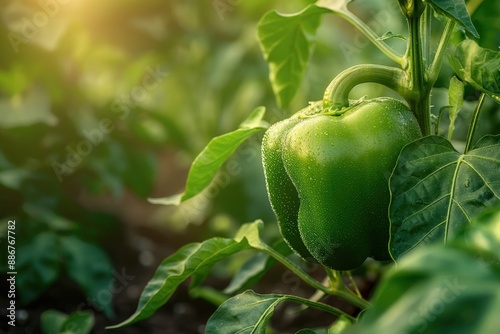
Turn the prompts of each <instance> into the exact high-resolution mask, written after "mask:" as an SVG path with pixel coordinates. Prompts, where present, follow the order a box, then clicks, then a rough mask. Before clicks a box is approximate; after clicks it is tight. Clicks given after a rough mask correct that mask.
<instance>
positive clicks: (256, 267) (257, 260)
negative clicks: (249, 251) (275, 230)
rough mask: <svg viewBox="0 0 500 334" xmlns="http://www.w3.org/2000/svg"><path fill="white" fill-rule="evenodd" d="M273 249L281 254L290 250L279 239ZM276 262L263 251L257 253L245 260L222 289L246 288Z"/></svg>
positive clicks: (227, 290) (229, 290)
mask: <svg viewBox="0 0 500 334" xmlns="http://www.w3.org/2000/svg"><path fill="white" fill-rule="evenodd" d="M274 250H275V251H277V252H279V253H280V254H282V255H288V254H290V253H291V252H292V251H291V250H290V248H289V247H288V245H287V244H286V243H285V242H284V241H281V242H280V243H279V244H278V245H277V246H275V247H274ZM275 263H276V260H275V259H274V258H272V257H271V256H269V255H268V254H265V253H258V254H256V255H255V256H252V257H251V258H250V259H249V260H248V261H247V262H245V263H244V264H243V265H242V266H241V268H240V269H239V270H238V272H236V274H235V275H234V276H233V279H232V280H231V282H230V283H229V285H228V286H227V287H226V288H225V289H224V292H225V293H227V294H233V293H235V292H237V291H241V290H244V289H248V288H250V287H251V286H253V285H254V284H256V283H257V282H258V281H259V280H260V279H261V278H262V277H263V276H264V275H265V274H266V273H267V272H268V271H269V270H270V269H271V268H272V267H273V266H274V264H275Z"/></svg>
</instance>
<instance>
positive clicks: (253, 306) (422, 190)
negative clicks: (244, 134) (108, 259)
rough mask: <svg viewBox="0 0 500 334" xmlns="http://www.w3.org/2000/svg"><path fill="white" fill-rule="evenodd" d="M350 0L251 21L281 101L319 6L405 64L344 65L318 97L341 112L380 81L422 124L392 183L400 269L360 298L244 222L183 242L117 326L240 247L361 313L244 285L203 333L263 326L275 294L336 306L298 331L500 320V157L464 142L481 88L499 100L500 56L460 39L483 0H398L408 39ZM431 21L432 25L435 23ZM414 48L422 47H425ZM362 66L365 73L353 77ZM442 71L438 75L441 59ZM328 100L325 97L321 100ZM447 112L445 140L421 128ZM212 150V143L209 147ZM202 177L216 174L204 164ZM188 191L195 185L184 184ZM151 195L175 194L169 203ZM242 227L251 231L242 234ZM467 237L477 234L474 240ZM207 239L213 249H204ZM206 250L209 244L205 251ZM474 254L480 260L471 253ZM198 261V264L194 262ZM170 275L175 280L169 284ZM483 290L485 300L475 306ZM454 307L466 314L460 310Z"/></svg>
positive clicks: (485, 144)
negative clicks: (368, 19) (466, 111)
mask: <svg viewBox="0 0 500 334" xmlns="http://www.w3.org/2000/svg"><path fill="white" fill-rule="evenodd" d="M348 5H349V7H350V6H351V1H328V0H321V1H317V2H316V3H315V4H310V5H308V6H307V7H306V8H305V9H304V10H302V11H300V12H298V13H296V14H281V13H279V12H276V11H274V12H269V13H268V14H266V15H264V16H263V18H262V19H261V21H260V22H259V27H258V36H259V39H260V46H261V48H262V51H263V53H264V56H265V58H266V60H267V61H268V63H269V68H270V73H269V75H270V80H271V83H272V87H273V90H274V93H275V95H276V99H277V101H278V103H279V104H280V105H282V106H286V105H289V104H290V103H292V100H293V99H294V95H295V94H296V92H298V91H299V88H300V86H301V80H302V78H303V77H304V75H305V72H306V69H307V66H308V63H309V61H310V59H311V58H312V55H313V50H314V46H315V44H316V43H317V35H319V33H318V30H319V23H320V19H321V17H322V16H325V14H336V15H338V16H340V17H342V18H344V19H345V20H347V21H348V22H349V23H351V24H352V25H353V26H354V27H355V28H357V29H358V30H359V31H360V32H361V33H362V34H363V35H364V36H365V37H366V38H367V39H368V40H369V41H370V42H372V44H373V45H374V46H375V47H377V48H378V49H379V50H380V51H381V52H382V53H383V54H385V56H387V57H388V58H389V59H390V60H391V61H393V62H395V63H397V64H398V65H400V66H401V67H402V71H397V70H388V67H380V66H377V65H373V66H358V67H352V68H351V69H349V70H346V71H345V72H343V73H341V74H340V75H339V76H338V77H336V78H335V79H334V81H332V84H331V85H330V87H329V88H328V89H327V92H326V93H325V94H326V95H325V97H324V99H323V106H327V107H328V108H330V109H329V110H328V112H331V114H332V115H334V114H335V113H336V112H341V110H342V109H340V108H342V107H347V106H349V103H350V102H349V101H348V99H347V97H348V95H349V92H350V91H351V90H352V89H353V87H354V86H356V85H358V84H361V83H366V82H377V83H381V84H383V85H386V86H387V87H389V88H391V89H394V90H395V91H396V92H397V93H399V94H400V95H401V97H403V98H404V99H405V100H406V102H407V103H408V104H409V106H410V108H411V110H412V112H413V113H414V114H415V116H416V118H417V119H418V121H419V124H420V127H421V129H422V131H423V133H424V135H425V136H424V138H422V139H419V140H417V141H415V142H413V143H410V144H408V145H407V146H405V147H404V148H403V150H402V152H401V154H400V156H399V159H398V162H397V164H396V166H395V168H394V171H393V173H392V175H391V177H390V181H389V186H390V189H391V203H390V205H389V208H388V211H389V216H390V220H391V229H390V236H391V239H390V248H389V250H390V252H391V255H392V257H393V258H394V259H395V260H396V261H397V262H398V264H397V266H393V267H391V268H390V269H389V270H388V272H387V273H386V274H385V275H383V276H382V278H381V280H380V283H379V285H378V286H377V287H376V289H375V292H374V295H373V297H372V299H371V301H370V302H368V301H366V300H365V299H364V298H363V297H362V296H361V294H360V293H359V291H357V288H355V287H354V288H353V289H352V290H351V289H350V288H348V287H346V286H345V285H344V281H343V274H342V273H341V272H336V271H331V270H330V269H328V268H325V270H326V274H327V278H328V282H329V285H324V284H322V283H320V282H319V281H316V280H315V279H314V278H312V277H310V276H309V275H308V274H307V273H305V272H304V271H303V270H302V269H301V268H298V267H297V266H296V265H295V264H294V263H293V262H291V261H290V258H289V257H285V256H283V255H282V254H280V253H278V252H276V251H274V250H273V249H272V248H271V247H269V246H268V245H267V244H266V242H265V241H263V240H261V239H260V236H259V234H258V229H259V228H258V226H259V225H260V224H261V223H253V224H250V225H244V226H243V227H242V230H240V231H239V232H238V234H237V237H235V238H234V239H210V240H207V241H205V242H203V243H201V244H193V245H188V246H186V247H185V248H183V249H181V250H180V251H179V252H178V253H176V254H174V255H172V256H171V257H169V258H167V259H166V260H165V262H164V263H163V264H162V265H160V267H159V268H158V271H157V274H156V275H155V277H154V278H153V279H152V280H151V281H150V283H149V284H148V286H147V287H146V289H145V290H144V292H143V294H142V296H141V300H140V302H139V306H138V309H137V311H136V313H135V314H134V315H132V316H131V318H129V320H127V321H125V322H123V323H122V324H120V325H118V327H119V326H123V325H127V324H130V323H133V322H135V321H137V320H140V319H143V318H145V317H147V316H150V315H151V314H152V313H154V311H155V310H156V308H157V307H158V306H160V305H162V304H164V303H165V302H166V301H167V300H168V298H169V297H170V296H171V294H172V292H173V290H175V288H176V286H177V284H178V280H185V279H186V278H187V277H188V276H192V277H193V279H192V282H191V287H192V288H196V287H197V286H198V285H199V284H200V283H201V282H202V281H203V280H204V279H205V278H206V277H207V275H208V273H209V267H211V266H213V264H214V263H213V262H214V261H220V260H221V259H222V258H223V257H226V256H229V255H232V254H234V253H235V252H239V251H241V250H243V249H247V248H248V247H250V248H254V249H256V250H259V251H261V252H263V253H265V254H266V255H267V256H270V257H272V258H273V259H274V260H276V261H278V262H280V263H282V264H283V265H285V266H286V267H287V268H288V269H290V270H292V271H293V272H294V273H295V274H297V275H298V276H299V277H300V278H301V279H303V280H304V281H305V282H307V283H308V284H310V285H311V286H313V287H314V288H316V289H317V290H318V293H320V294H323V295H335V296H339V297H341V298H343V299H345V300H347V301H349V302H350V303H352V304H354V305H356V306H358V307H359V308H360V309H362V310H365V311H364V312H362V313H360V314H359V316H358V318H355V317H353V316H352V315H350V314H346V313H345V312H343V311H342V310H337V309H335V308H332V307H331V306H329V305H326V304H323V303H322V302H320V301H318V300H315V299H313V298H311V299H304V298H299V297H297V296H291V295H281V294H264V295H262V294H257V293H255V292H253V291H251V290H247V291H245V292H243V293H241V294H238V295H236V296H233V297H230V296H228V299H227V300H226V301H225V302H223V303H222V304H221V305H220V307H219V308H218V310H217V311H216V312H215V313H214V315H213V316H212V317H211V318H210V320H209V322H208V323H207V327H206V332H207V333H216V332H217V333H235V332H245V333H246V332H248V333H265V332H266V330H267V328H268V326H269V319H270V318H271V316H272V315H273V313H274V309H275V307H276V306H277V305H278V304H279V303H281V302H284V301H293V302H298V303H301V304H304V305H305V306H309V307H313V308H318V309H321V310H324V311H327V312H330V313H332V314H334V315H337V316H341V315H342V317H341V318H340V319H341V320H339V321H338V322H337V324H335V325H333V326H332V327H331V328H323V329H303V330H301V331H300V333H324V332H342V333H380V332H405V333H416V332H423V331H427V332H438V331H439V332H442V330H443V326H446V329H445V332H450V333H451V332H453V333H455V332H457V331H459V329H460V330H465V331H467V332H483V331H484V332H485V333H486V332H488V330H493V328H496V327H497V326H498V320H497V319H495V318H494V317H493V316H491V315H493V314H496V313H497V312H498V311H499V309H498V299H499V298H498V296H497V294H496V293H491V291H498V286H499V284H500V275H499V272H500V271H499V269H500V268H499V267H498V257H497V254H496V253H495V252H496V250H497V248H498V246H499V245H498V240H497V239H498V238H497V236H498V235H497V234H498V220H496V218H495V217H498V212H499V209H498V204H499V203H500V197H499V196H498V194H499V193H500V190H499V189H497V188H498V184H499V180H498V175H497V174H498V173H496V171H497V170H498V169H499V165H500V163H499V161H500V157H498V156H497V155H498V154H497V153H498V152H499V151H500V150H499V148H498V135H489V136H485V137H483V138H482V139H480V140H479V141H477V142H476V143H475V144H474V140H473V139H474V137H475V131H476V126H477V122H478V120H479V112H480V110H481V108H482V107H483V105H485V97H486V96H487V95H488V96H490V97H491V98H492V99H493V100H498V99H497V98H498V96H497V95H498V94H499V90H498V85H497V83H496V80H497V75H496V74H497V73H498V72H499V71H500V64H499V63H498V61H497V58H498V52H497V51H491V50H486V49H483V48H481V47H480V46H479V45H478V44H477V43H476V42H475V41H472V40H469V39H468V38H476V39H478V38H479V35H480V34H481V33H482V29H479V31H478V30H477V29H476V27H475V24H474V17H472V19H471V17H470V16H469V13H468V9H469V11H470V10H471V8H472V9H473V10H476V9H477V7H478V6H479V5H480V3H479V5H478V4H477V3H475V2H473V3H468V4H467V5H466V3H465V2H463V1H458V2H453V3H451V2H450V1H447V0H432V1H428V2H425V3H424V2H422V1H419V0H415V1H413V0H400V1H399V5H400V6H401V11H402V13H403V15H404V16H405V17H406V19H407V21H408V36H407V38H405V37H404V36H403V35H402V34H394V33H392V32H390V33H387V32H386V33H384V34H383V35H382V34H379V33H376V32H374V31H373V30H372V29H371V28H370V27H369V26H368V25H366V24H365V23H364V22H363V21H362V20H361V19H360V18H359V17H358V16H357V15H356V14H354V11H351V10H350V9H348V8H347V7H348ZM489 5H490V3H486V2H485V6H489ZM467 6H469V7H470V8H468V7H467ZM432 14H434V15H435V16H436V17H438V18H439V20H440V21H442V22H444V30H443V31H440V33H441V37H440V39H439V43H438V47H437V50H436V53H435V55H433V58H431V59H428V58H426V57H427V55H430V54H431V53H430V51H429V50H428V48H429V45H428V42H423V43H422V44H424V45H423V46H422V45H421V42H420V38H421V35H420V34H421V33H422V34H424V36H425V34H431V30H429V27H430V26H431V20H432V17H433V16H432ZM436 22H437V21H436ZM436 22H432V25H434V24H435V23H436ZM456 27H460V28H461V29H462V30H463V31H465V33H458V34H456V33H455V28H456ZM420 29H422V31H421V32H420ZM432 31H435V29H433V30H432ZM379 35H382V37H379ZM390 36H403V40H404V41H406V44H407V49H406V52H405V53H404V54H403V53H401V52H400V51H399V50H398V49H397V48H394V47H393V46H391V45H390V44H388V43H389V42H390V39H391V38H390ZM457 36H458V37H457ZM452 37H453V38H452ZM429 39H430V36H429ZM457 39H458V43H456V45H454V46H453V47H452V48H450V49H451V50H450V51H449V52H447V51H446V50H447V47H448V45H449V42H450V40H453V41H455V42H456V41H457ZM422 52H428V53H426V54H425V55H423V53H422ZM447 53H448V56H446V54H447ZM446 58H447V59H448V60H449V65H450V66H451V68H452V69H453V70H454V71H455V74H456V76H458V77H459V78H460V79H461V81H459V80H458V79H457V78H456V77H453V75H452V74H451V73H449V72H448V74H449V77H448V82H451V84H450V90H449V97H448V99H447V100H446V104H445V105H442V106H441V109H438V110H439V111H438V112H437V113H436V112H435V115H433V114H431V109H430V103H429V102H430V92H431V89H432V87H433V86H434V84H435V83H436V82H437V81H438V79H439V77H440V76H442V71H441V69H442V65H443V61H444V60H445V59H446ZM364 69H366V70H367V71H368V72H369V73H368V74H367V73H361V74H358V73H359V72H362V71H363V70H364ZM443 72H444V73H446V67H445V70H444V71H443ZM452 77H453V79H452ZM450 79H451V81H450ZM464 84H469V85H471V86H472V87H473V88H475V89H477V90H478V91H480V92H481V96H480V97H479V99H477V100H478V101H477V105H476V107H475V108H474V111H473V112H472V115H471V116H472V119H471V121H470V125H469V128H468V132H467V135H466V137H465V143H464V150H463V153H460V152H459V151H458V150H457V149H455V147H454V145H453V143H452V142H450V141H449V140H453V139H454V138H456V131H455V130H456V128H455V124H456V122H457V119H458V116H459V112H460V110H461V109H462V107H463V106H464V105H465V102H464V92H465V90H464V88H465V86H464ZM339 91H340V92H339ZM329 99H332V100H333V102H334V103H331V104H329V103H326V104H325V101H327V102H328V101H329ZM445 109H448V110H449V114H450V122H449V125H448V127H447V129H448V138H449V140H447V139H445V138H443V137H440V136H429V135H431V119H433V121H434V123H435V124H434V128H435V129H437V131H440V129H441V126H440V124H439V123H440V121H441V113H442V112H443V111H444V110H445ZM431 116H433V117H434V118H432V117H431ZM237 131H238V130H237ZM454 134H455V136H454ZM238 144H240V143H239V142H237V144H236V145H238ZM219 149H220V148H219V147H218V150H217V151H219ZM234 149H235V144H234V143H231V144H230V145H229V144H226V151H227V152H228V154H229V153H231V152H233V151H234ZM211 151H212V150H211V149H210V144H209V146H208V147H207V149H205V150H204V151H202V152H201V153H200V155H199V156H198V157H197V159H196V160H195V161H199V160H201V161H203V162H204V164H205V165H211V164H213V165H217V166H220V164H221V161H220V159H221V157H223V158H224V159H225V158H227V157H226V156H225V155H223V154H221V153H218V154H216V155H214V154H212V152H211ZM191 172H192V173H198V174H199V175H200V177H201V176H203V178H204V177H205V176H206V174H203V173H202V171H196V170H195V169H194V168H193V169H192V171H191ZM210 175H211V176H213V175H215V174H214V173H213V172H212V171H210ZM191 177H192V175H190V178H189V179H188V185H189V186H190V189H196V188H195V187H196V184H189V180H191V181H192V180H194V178H191ZM198 183H199V185H200V188H199V189H198V190H197V192H201V190H202V188H203V187H204V185H205V184H207V180H206V179H203V181H200V182H198ZM191 195H194V193H192V194H191V193H190V196H191ZM346 196H347V194H346ZM301 200H303V199H301ZM158 203H160V204H172V203H173V202H172V201H171V200H168V201H166V202H165V201H163V202H162V201H158ZM332 205H335V203H332ZM495 206H496V209H495V211H493V212H494V213H493V214H490V220H488V219H484V218H481V214H482V213H483V212H485V210H487V209H491V208H492V207H495ZM491 215H493V218H491ZM491 219H492V220H491ZM485 220H486V221H485ZM249 229H250V230H252V231H253V232H249V231H250V230H249ZM243 231H244V232H243ZM472 235H474V236H475V237H471V236H472ZM242 237H243V238H242ZM318 237H320V238H321V236H318ZM483 238H484V239H483ZM485 240H488V241H487V242H486V241H485ZM216 245H217V246H216ZM417 246H418V247H417ZM213 247H216V248H214V249H212V248H213ZM204 248H207V250H206V251H202V249H204ZM208 249H210V250H208ZM202 254H204V255H202ZM495 254H496V255H495ZM478 255H479V256H480V257H482V258H483V259H484V260H483V261H481V260H480V259H479V260H478ZM268 259H269V258H268V257H261V258H259V260H258V261H257V260H255V264H254V266H255V268H259V270H261V272H265V271H267V270H268V266H267V265H264V263H265V261H267V260H268ZM486 261H487V262H486ZM202 263H203V264H206V266H203V265H201V264H202ZM174 268H177V269H175V270H174ZM250 272H252V273H253V274H252V275H247V279H248V280H249V281H250V280H251V282H252V283H253V282H255V281H254V279H253V278H254V277H255V272H256V270H251V271H250ZM257 276H258V277H260V276H261V275H260V274H259V275H257ZM171 280H175V282H176V283H175V284H168V283H169V282H170V281H171ZM239 285H240V286H241V288H243V287H247V286H248V285H247V284H241V283H240V284H239ZM234 291H236V290H235V289H227V292H234ZM485 298H487V300H488V302H487V303H482V302H481V301H484V300H485ZM157 299H158V300H157ZM434 306H435V307H434ZM438 307H439V309H438ZM457 314H463V316H462V317H458V318H459V319H457V317H456V315H457ZM408 317H410V318H408ZM332 321H333V319H332Z"/></svg>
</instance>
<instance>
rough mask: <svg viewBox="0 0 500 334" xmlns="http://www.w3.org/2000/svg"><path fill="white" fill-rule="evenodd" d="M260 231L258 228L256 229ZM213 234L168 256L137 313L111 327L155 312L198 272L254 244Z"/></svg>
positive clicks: (245, 227) (256, 225) (249, 227)
mask: <svg viewBox="0 0 500 334" xmlns="http://www.w3.org/2000/svg"><path fill="white" fill-rule="evenodd" d="M260 226H262V222H261V221H256V222H254V223H250V224H244V225H243V226H242V228H241V229H242V230H254V231H258V229H259V227H260ZM255 233H257V232H255ZM238 235H239V236H238V237H235V238H234V239H227V238H212V239H209V240H205V241H204V242H202V243H192V244H188V245H186V246H184V247H182V248H181V249H179V250H178V251H177V252H175V253H174V254H172V255H171V256H169V257H168V258H166V259H165V260H164V261H163V262H162V263H161V264H160V266H159V267H158V268H157V270H156V273H155V275H154V277H153V278H152V279H151V280H150V281H149V282H148V284H147V286H146V287H145V288H144V291H143V292H142V295H141V298H140V300H139V305H138V306H137V310H136V311H135V313H134V314H133V315H132V316H130V317H129V318H128V319H127V320H125V321H123V322H122V323H120V324H118V325H115V326H111V327H108V328H119V327H123V326H126V325H130V324H132V323H135V322H137V321H140V320H142V319H146V318H148V317H150V316H151V315H153V314H154V313H155V312H156V310H158V309H159V308H160V307H161V306H162V305H164V304H165V303H166V302H167V301H168V300H169V299H170V297H171V296H172V294H173V293H174V292H175V290H176V289H177V287H178V286H179V285H180V284H181V283H182V282H184V281H185V280H186V279H187V278H189V277H190V276H191V275H193V274H195V273H196V272H200V271H201V272H205V271H207V270H209V269H210V268H211V267H212V266H213V265H214V264H215V263H217V262H219V261H220V260H222V259H224V258H226V257H228V256H230V255H232V254H235V253H237V252H240V251H242V250H245V249H249V248H251V247H250V245H249V243H248V241H247V239H246V237H245V236H244V235H241V234H238Z"/></svg>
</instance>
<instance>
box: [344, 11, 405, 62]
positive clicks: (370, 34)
mask: <svg viewBox="0 0 500 334" xmlns="http://www.w3.org/2000/svg"><path fill="white" fill-rule="evenodd" d="M336 13H337V14H338V15H340V16H341V17H343V18H344V19H345V20H347V21H348V22H349V23H351V24H352V25H353V26H354V27H356V28H357V29H358V30H359V31H360V32H362V33H363V34H364V35H365V36H366V37H367V38H368V39H369V40H370V42H372V43H373V44H374V45H375V46H376V47H377V48H379V50H380V51H382V52H383V53H384V54H385V55H386V56H387V57H389V58H390V59H391V60H393V61H394V62H396V63H398V64H399V65H401V64H402V62H403V57H402V56H401V55H399V54H398V53H397V52H396V51H394V50H393V49H392V48H391V47H390V46H389V45H387V43H385V42H384V41H382V40H380V39H379V36H378V35H377V34H376V33H375V32H374V31H373V30H372V29H370V27H368V26H367V25H366V24H365V23H364V22H363V21H362V20H361V19H360V18H359V17H357V16H356V15H354V14H353V13H352V12H351V11H349V10H348V9H347V8H344V9H342V10H341V11H338V12H336Z"/></svg>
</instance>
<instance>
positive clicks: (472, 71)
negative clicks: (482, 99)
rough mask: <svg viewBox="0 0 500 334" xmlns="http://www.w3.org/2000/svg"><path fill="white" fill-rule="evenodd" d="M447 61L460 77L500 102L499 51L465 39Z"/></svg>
mask: <svg viewBox="0 0 500 334" xmlns="http://www.w3.org/2000/svg"><path fill="white" fill-rule="evenodd" d="M448 61H449V63H450V65H451V67H452V68H453V70H454V71H455V73H456V74H457V75H458V76H459V77H460V79H462V80H463V81H466V82H467V83H469V84H470V85H472V87H474V88H475V89H477V90H480V91H481V92H483V93H485V94H488V95H489V96H490V97H491V98H492V99H494V100H495V101H496V102H498V103H500V52H498V51H492V50H488V49H483V48H482V47H480V46H479V45H478V44H477V43H476V42H474V41H472V40H465V41H463V42H461V43H460V44H459V45H458V46H457V48H456V50H455V53H454V54H453V56H450V57H448Z"/></svg>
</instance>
